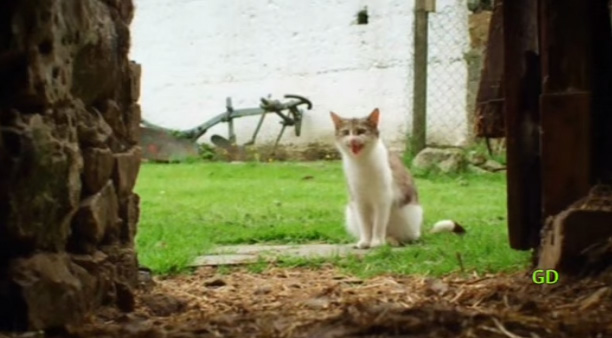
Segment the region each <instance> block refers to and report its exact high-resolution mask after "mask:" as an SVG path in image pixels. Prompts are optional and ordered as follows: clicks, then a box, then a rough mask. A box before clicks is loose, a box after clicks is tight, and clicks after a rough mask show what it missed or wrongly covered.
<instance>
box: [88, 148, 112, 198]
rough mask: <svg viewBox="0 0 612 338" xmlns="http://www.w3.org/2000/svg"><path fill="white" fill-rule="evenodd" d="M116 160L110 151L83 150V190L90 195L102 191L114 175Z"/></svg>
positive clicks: (100, 149) (98, 149)
mask: <svg viewBox="0 0 612 338" xmlns="http://www.w3.org/2000/svg"><path fill="white" fill-rule="evenodd" d="M114 164H115V158H114V157H113V153H112V152H111V151H110V150H109V149H102V148H87V149H85V150H83V188H84V190H85V192H86V193H87V194H88V195H89V194H95V193H97V192H98V191H100V190H101V189H102V188H103V187H104V185H105V184H106V183H107V182H108V180H109V179H110V177H111V174H112V173H113V168H114Z"/></svg>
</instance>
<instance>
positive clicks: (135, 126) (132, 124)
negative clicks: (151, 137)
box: [125, 103, 142, 145]
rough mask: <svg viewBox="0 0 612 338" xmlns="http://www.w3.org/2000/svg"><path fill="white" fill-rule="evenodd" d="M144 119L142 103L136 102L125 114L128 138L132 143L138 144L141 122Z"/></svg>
mask: <svg viewBox="0 0 612 338" xmlns="http://www.w3.org/2000/svg"><path fill="white" fill-rule="evenodd" d="M141 121H142V112H141V110H140V105H139V104H137V103H134V104H133V105H131V106H130V109H129V110H128V112H127V114H126V116H125V126H126V131H127V133H126V134H127V135H126V137H127V140H128V141H129V142H130V143H131V145H136V144H137V143H138V142H139V140H140V123H141Z"/></svg>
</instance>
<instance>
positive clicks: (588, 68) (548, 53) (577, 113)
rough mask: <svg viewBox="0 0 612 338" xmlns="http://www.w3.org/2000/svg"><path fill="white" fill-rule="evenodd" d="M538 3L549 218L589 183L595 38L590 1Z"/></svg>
mask: <svg viewBox="0 0 612 338" xmlns="http://www.w3.org/2000/svg"><path fill="white" fill-rule="evenodd" d="M541 2H542V8H541V12H542V17H543V18H544V19H543V20H542V22H541V25H540V30H541V36H540V39H541V53H542V77H543V79H546V81H544V83H543V88H542V91H543V94H542V97H541V99H540V105H541V107H542V108H541V111H542V114H541V121H542V122H541V123H542V130H543V132H542V136H541V139H542V141H541V142H542V171H543V172H544V173H546V174H545V175H543V176H542V211H543V216H544V217H548V216H552V215H556V214H557V213H559V212H561V211H562V210H564V209H565V208H567V207H568V206H569V205H570V204H571V203H573V202H575V201H576V200H577V199H578V198H580V197H582V196H585V195H586V194H587V193H588V191H589V188H590V178H591V177H590V174H591V115H592V113H591V100H592V95H591V91H592V89H591V88H592V74H593V71H594V70H593V69H592V55H593V54H592V51H593V45H594V44H595V43H599V42H595V41H593V39H592V36H593V33H594V31H593V21H594V15H593V14H594V12H593V11H592V10H591V9H592V8H593V4H592V3H591V2H590V1H573V0H563V1H553V0H542V1H541ZM595 2H597V1H593V3H595ZM608 29H609V28H608Z"/></svg>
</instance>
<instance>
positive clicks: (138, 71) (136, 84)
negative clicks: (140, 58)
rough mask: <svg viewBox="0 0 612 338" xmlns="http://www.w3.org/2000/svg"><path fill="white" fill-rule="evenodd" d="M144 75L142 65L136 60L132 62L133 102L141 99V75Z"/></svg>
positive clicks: (131, 92) (131, 95)
mask: <svg viewBox="0 0 612 338" xmlns="http://www.w3.org/2000/svg"><path fill="white" fill-rule="evenodd" d="M141 75H142V67H141V66H140V64H138V63H136V62H133V61H132V62H130V99H131V100H132V102H138V100H139V99H140V77H141Z"/></svg>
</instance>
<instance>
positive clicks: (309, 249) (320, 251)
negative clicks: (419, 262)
mask: <svg viewBox="0 0 612 338" xmlns="http://www.w3.org/2000/svg"><path fill="white" fill-rule="evenodd" d="M392 250H401V248H393V249H392ZM368 252H371V251H369V250H359V249H354V248H353V244H304V245H230V246H222V247H218V248H216V249H214V250H213V251H212V252H211V253H210V254H208V255H204V256H200V257H197V258H196V259H195V260H194V262H193V263H192V264H191V265H192V266H217V265H240V264H251V263H255V262H257V261H259V260H261V259H263V260H266V261H272V260H274V259H275V258H277V257H279V256H295V257H303V258H315V257H336V256H347V255H365V254H366V253H368Z"/></svg>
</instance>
